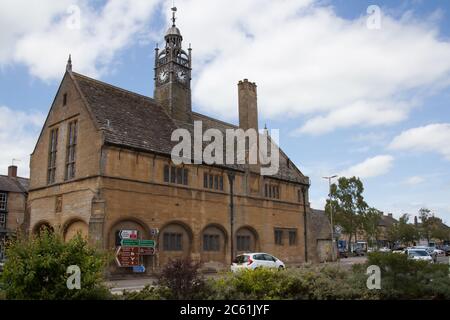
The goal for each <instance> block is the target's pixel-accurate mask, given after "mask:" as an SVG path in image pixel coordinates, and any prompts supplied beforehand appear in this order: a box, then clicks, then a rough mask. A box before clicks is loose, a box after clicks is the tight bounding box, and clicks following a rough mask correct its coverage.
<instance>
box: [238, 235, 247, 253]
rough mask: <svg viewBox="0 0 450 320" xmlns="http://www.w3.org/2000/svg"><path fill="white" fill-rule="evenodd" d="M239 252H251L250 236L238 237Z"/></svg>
mask: <svg viewBox="0 0 450 320" xmlns="http://www.w3.org/2000/svg"><path fill="white" fill-rule="evenodd" d="M236 238H237V239H236V240H237V241H236V242H237V251H250V241H251V239H250V236H237V237H236Z"/></svg>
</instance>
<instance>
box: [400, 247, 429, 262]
mask: <svg viewBox="0 0 450 320" xmlns="http://www.w3.org/2000/svg"><path fill="white" fill-rule="evenodd" d="M405 253H406V254H407V255H408V259H411V260H422V261H428V262H433V261H434V259H433V257H432V256H431V255H430V254H429V253H428V251H427V250H424V249H406V250H405Z"/></svg>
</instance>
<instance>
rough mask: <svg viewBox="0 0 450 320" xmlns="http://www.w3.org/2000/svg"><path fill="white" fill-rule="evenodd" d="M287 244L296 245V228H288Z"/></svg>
mask: <svg viewBox="0 0 450 320" xmlns="http://www.w3.org/2000/svg"><path fill="white" fill-rule="evenodd" d="M289 245H290V246H295V245H297V230H289Z"/></svg>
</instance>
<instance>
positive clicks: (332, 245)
mask: <svg viewBox="0 0 450 320" xmlns="http://www.w3.org/2000/svg"><path fill="white" fill-rule="evenodd" d="M337 177H338V175H334V176H331V177H323V178H324V179H326V180H328V186H329V189H328V190H329V194H328V196H329V198H330V225H331V260H333V258H334V242H335V239H334V226H333V205H332V203H331V180H332V179H334V178H337ZM337 256H338V255H336V258H337Z"/></svg>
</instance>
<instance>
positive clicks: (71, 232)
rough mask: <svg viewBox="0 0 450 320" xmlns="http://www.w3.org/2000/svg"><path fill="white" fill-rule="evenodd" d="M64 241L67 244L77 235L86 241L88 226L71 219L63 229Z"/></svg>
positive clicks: (80, 221) (81, 221)
mask: <svg viewBox="0 0 450 320" xmlns="http://www.w3.org/2000/svg"><path fill="white" fill-rule="evenodd" d="M63 230H64V232H63V236H64V241H65V242H68V241H70V240H71V239H73V238H74V237H75V236H76V235H77V234H78V233H79V234H80V235H81V236H82V237H83V239H86V240H87V239H88V233H89V226H88V224H87V223H86V222H84V221H83V220H80V219H73V220H70V221H68V222H67V223H66V224H65V227H64V229H63Z"/></svg>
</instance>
